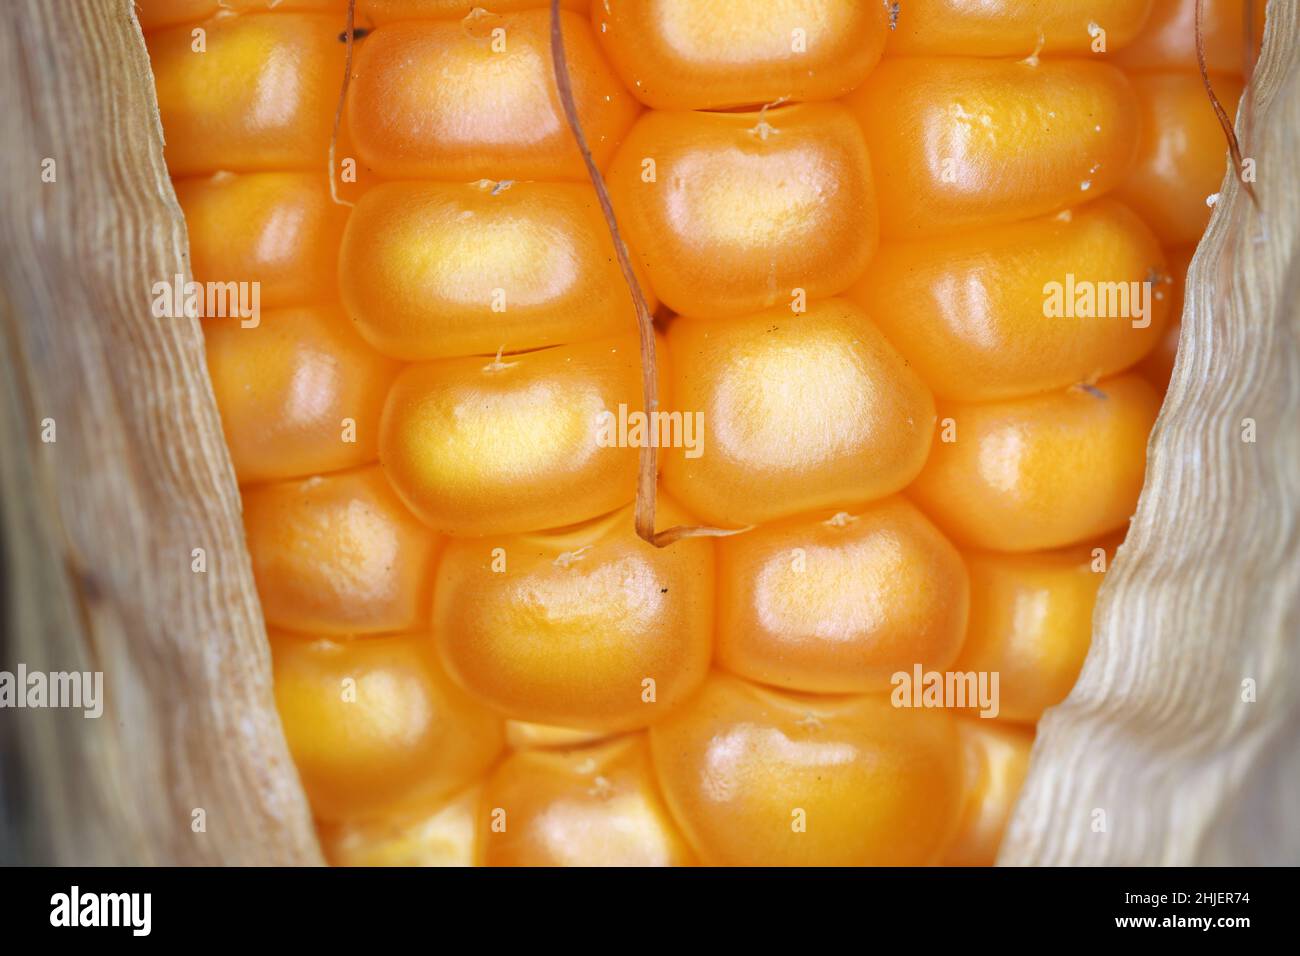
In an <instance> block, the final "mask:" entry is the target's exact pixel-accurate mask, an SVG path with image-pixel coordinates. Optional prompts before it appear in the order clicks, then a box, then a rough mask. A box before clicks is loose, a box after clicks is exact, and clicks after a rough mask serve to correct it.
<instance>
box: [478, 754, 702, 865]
mask: <svg viewBox="0 0 1300 956" xmlns="http://www.w3.org/2000/svg"><path fill="white" fill-rule="evenodd" d="M479 846H481V847H482V848H483V853H482V862H483V864H485V865H486V866H688V865H690V863H691V862H692V856H691V851H690V849H689V848H688V847H687V846H686V843H685V841H684V840H683V839H682V837H681V835H680V834H679V833H678V832H677V827H676V826H675V825H674V824H673V821H672V818H671V817H670V816H669V815H668V810H667V808H666V807H665V806H664V803H663V798H662V797H660V796H659V792H658V789H657V788H656V786H655V781H654V772H653V769H652V767H651V765H650V753H649V748H648V747H647V746H646V740H645V737H644V736H643V735H637V736H633V737H620V738H618V739H616V740H613V741H610V742H609V743H604V744H598V745H596V746H594V747H587V748H585V749H582V750H567V751H561V752H553V751H540V750H533V751H524V752H521V753H516V754H512V755H511V756H509V757H507V758H506V760H505V762H504V763H502V764H501V766H499V767H498V768H497V770H496V772H495V773H494V774H493V775H492V776H491V778H490V779H489V780H488V783H487V787H486V788H485V792H484V794H483V802H482V805H481V811H480V819H479Z"/></svg>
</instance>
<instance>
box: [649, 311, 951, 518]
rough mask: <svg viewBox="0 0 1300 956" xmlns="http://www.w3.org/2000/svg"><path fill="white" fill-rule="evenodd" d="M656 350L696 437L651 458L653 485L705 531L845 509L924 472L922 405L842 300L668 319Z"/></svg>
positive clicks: (904, 374)
mask: <svg viewBox="0 0 1300 956" xmlns="http://www.w3.org/2000/svg"><path fill="white" fill-rule="evenodd" d="M668 341H669V344H670V346H671V351H672V369H671V376H672V389H671V391H672V407H673V408H675V409H680V410H682V411H683V412H684V413H685V414H687V415H690V414H693V413H699V414H700V415H701V416H702V421H703V426H704V427H703V440H702V441H701V442H700V443H699V447H698V449H697V450H696V451H692V450H691V449H689V448H688V449H679V448H674V449H668V450H665V451H664V452H663V453H662V462H663V475H664V484H665V486H666V487H667V488H668V489H669V490H670V491H671V492H672V494H673V495H674V496H675V497H676V498H677V499H678V500H679V501H681V502H682V503H683V504H684V505H685V506H686V507H687V508H688V509H689V510H690V511H692V512H693V513H695V514H697V515H699V517H700V518H701V519H703V520H704V521H706V522H707V523H710V524H719V525H724V526H728V527H734V526H738V525H749V524H758V523H760V522H763V521H770V520H772V519H774V518H780V517H785V516H787V515H792V514H798V513H800V512H807V511H825V510H842V509H847V508H850V507H855V506H859V505H861V504H862V503H863V502H865V501H870V500H872V499H875V498H882V497H884V496H885V495H889V494H892V493H893V492H895V491H899V490H900V489H902V488H903V487H904V486H905V485H906V484H907V483H908V482H910V481H911V480H912V479H913V478H914V477H916V475H917V473H918V472H919V471H920V469H921V466H922V465H923V464H924V463H925V458H926V454H927V452H928V450H929V447H930V440H931V436H932V434H933V431H934V399H933V398H932V397H931V395H930V392H929V391H928V390H927V389H926V387H925V385H923V384H922V382H921V380H920V378H919V377H917V375H916V373H915V372H913V371H912V370H911V369H910V368H908V367H907V365H906V363H905V362H904V361H903V359H902V358H901V357H900V356H899V354H898V353H897V352H896V351H895V350H894V348H893V346H891V345H890V344H889V343H888V342H887V341H886V340H885V337H884V336H883V335H881V334H880V332H879V331H877V329H876V327H875V326H874V325H872V323H871V322H870V320H869V319H868V318H867V316H866V314H865V313H864V312H863V311H862V310H861V309H860V308H858V307H857V306H856V305H853V304H852V303H850V302H847V301H845V300H842V299H827V300H823V301H820V302H812V303H810V304H809V305H808V311H807V312H805V313H803V314H800V315H792V314H791V313H790V310H789V309H773V310H771V311H768V312H760V313H758V314H756V315H750V316H746V317H744V318H739V319H723V320H716V321H715V320H704V319H678V320H677V321H675V322H673V323H672V325H671V326H670V327H669V330H668ZM692 455H694V457H691V456H692Z"/></svg>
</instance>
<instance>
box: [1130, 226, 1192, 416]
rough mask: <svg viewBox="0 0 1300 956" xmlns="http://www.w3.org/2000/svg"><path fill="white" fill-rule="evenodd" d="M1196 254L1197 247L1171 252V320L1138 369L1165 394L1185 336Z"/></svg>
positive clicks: (1185, 247) (1169, 269) (1187, 247)
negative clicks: (1186, 301) (1190, 276)
mask: <svg viewBox="0 0 1300 956" xmlns="http://www.w3.org/2000/svg"><path fill="white" fill-rule="evenodd" d="M1195 254H1196V247H1195V246H1178V247H1176V248H1174V249H1170V250H1169V267H1168V269H1167V271H1168V273H1169V286H1168V288H1169V290H1170V297H1169V315H1170V316H1171V317H1172V321H1170V322H1169V323H1168V324H1167V325H1166V326H1165V331H1164V333H1163V334H1162V335H1161V336H1160V341H1159V342H1158V343H1157V344H1156V347H1155V348H1154V349H1152V350H1151V352H1150V354H1149V355H1147V357H1146V358H1145V359H1143V360H1142V364H1141V365H1139V366H1138V370H1139V371H1140V372H1141V373H1142V374H1143V375H1145V376H1146V377H1147V379H1148V380H1149V381H1150V382H1151V384H1152V385H1154V386H1155V387H1156V388H1158V389H1160V390H1161V391H1162V392H1163V391H1164V390H1165V389H1166V388H1168V387H1169V380H1170V378H1172V377H1173V374H1174V362H1175V361H1176V360H1177V358H1178V339H1179V336H1180V335H1181V334H1182V330H1183V323H1182V316H1183V296H1184V294H1185V292H1186V291H1187V270H1188V268H1190V267H1191V264H1192V256H1193V255H1195Z"/></svg>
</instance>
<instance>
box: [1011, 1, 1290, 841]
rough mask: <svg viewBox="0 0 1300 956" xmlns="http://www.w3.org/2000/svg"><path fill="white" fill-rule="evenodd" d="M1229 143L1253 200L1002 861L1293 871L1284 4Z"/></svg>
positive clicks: (1219, 249)
mask: <svg viewBox="0 0 1300 956" xmlns="http://www.w3.org/2000/svg"><path fill="white" fill-rule="evenodd" d="M1237 133H1238V138H1239V140H1240V141H1241V148H1242V153H1243V156H1245V157H1246V158H1248V159H1254V160H1255V164H1256V182H1255V184H1254V188H1255V191H1256V193H1257V195H1258V197H1259V205H1258V207H1256V205H1255V204H1254V203H1252V202H1251V200H1250V198H1249V196H1248V195H1247V194H1246V192H1245V190H1243V189H1242V187H1241V182H1240V181H1239V179H1238V178H1237V174H1236V171H1234V170H1233V169H1231V168H1229V169H1228V170H1227V173H1226V175H1225V177H1224V182H1223V186H1222V191H1221V192H1220V194H1219V198H1218V201H1217V203H1216V205H1215V211H1214V214H1213V216H1212V217H1211V219H1210V226H1209V229H1208V230H1207V231H1206V234H1205V236H1204V237H1203V238H1202V240H1201V243H1200V245H1199V247H1198V248H1197V251H1196V256H1195V258H1194V259H1193V260H1192V264H1191V268H1190V270H1189V272H1188V276H1187V295H1186V303H1185V305H1184V307H1183V328H1182V336H1181V341H1180V342H1179V348H1178V360H1177V364H1176V366H1175V368H1174V375H1173V381H1172V382H1171V383H1170V386H1169V392H1168V395H1167V396H1166V398H1165V403H1164V407H1163V408H1162V409H1161V412H1160V418H1159V420H1158V421H1157V422H1156V426H1155V429H1154V430H1153V431H1152V433H1151V439H1150V442H1149V443H1148V446H1147V476H1146V484H1145V485H1144V487H1143V490H1142V497H1141V500H1140V501H1139V502H1138V508H1137V513H1136V514H1135V515H1134V517H1133V522H1132V524H1131V526H1130V529H1129V533H1128V537H1127V538H1126V540H1125V542H1124V545H1123V546H1122V547H1121V548H1120V550H1119V555H1118V557H1117V558H1116V559H1115V561H1114V563H1113V564H1112V566H1111V568H1110V570H1109V572H1108V573H1107V575H1106V581H1105V583H1104V584H1103V585H1102V588H1101V592H1100V594H1099V595H1098V600H1097V608H1096V611H1095V612H1094V614H1093V637H1092V647H1091V649H1090V651H1089V653H1088V658H1087V661H1086V663H1085V664H1084V667H1083V672H1082V674H1081V675H1080V677H1079V681H1078V683H1077V684H1076V685H1075V687H1074V689H1073V691H1072V692H1071V693H1070V696H1069V697H1068V698H1067V699H1066V700H1065V701H1064V702H1063V703H1062V704H1060V705H1059V706H1057V707H1055V708H1052V709H1051V710H1049V711H1048V712H1047V714H1046V715H1045V716H1044V717H1043V719H1042V721H1041V722H1040V723H1039V725H1038V737H1037V740H1036V741H1035V743H1034V750H1033V755H1032V758H1031V763H1030V769H1029V776H1028V780H1027V782H1026V784H1025V787H1024V789H1023V790H1022V791H1021V796H1020V800H1019V803H1018V804H1017V807H1016V810H1015V812H1014V815H1013V817H1012V820H1011V823H1010V826H1009V828H1008V831H1007V834H1006V836H1005V838H1004V840H1003V843H1002V848H1001V852H1000V854H999V857H998V862H999V863H1001V864H1007V865H1036V864H1044V865H1120V866H1127V865H1139V864H1146V865H1208V866H1214V865H1224V864H1239V865H1258V864H1290V865H1296V864H1300V693H1298V692H1297V688H1300V245H1297V242H1298V239H1300V178H1298V170H1300V161H1298V160H1297V157H1300V13H1298V12H1297V2H1296V0H1273V2H1271V3H1269V5H1268V25H1267V28H1266V30H1265V37H1264V48H1263V52H1262V55H1261V57H1260V59H1259V62H1258V64H1257V66H1256V68H1255V74H1254V77H1253V79H1252V80H1251V83H1250V85H1249V87H1248V88H1247V90H1246V93H1245V95H1244V96H1243V99H1242V108H1241V110H1240V113H1239V116H1238V119H1237ZM1225 152H1226V151H1225ZM1247 419H1250V420H1252V421H1253V422H1254V429H1255V435H1254V437H1255V440H1254V442H1253V443H1252V442H1247V441H1244V440H1243V437H1247V436H1248V435H1249V428H1250V424H1249V423H1248V422H1247V421H1246V420H1247ZM1252 696H1253V698H1254V699H1253V701H1252V700H1249V699H1248V698H1251V697H1252Z"/></svg>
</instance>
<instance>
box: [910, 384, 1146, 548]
mask: <svg viewBox="0 0 1300 956" xmlns="http://www.w3.org/2000/svg"><path fill="white" fill-rule="evenodd" d="M1159 409H1160V398H1159V396H1158V395H1157V394H1156V392H1155V390H1154V389H1153V388H1152V387H1151V386H1150V384H1148V383H1147V382H1146V381H1145V380H1144V379H1142V378H1141V377H1139V376H1137V375H1121V376H1117V377H1116V378H1111V379H1106V380H1104V381H1102V382H1100V383H1099V384H1097V385H1096V386H1088V387H1086V388H1077V389H1076V388H1070V389H1065V390H1062V391H1058V392H1049V393H1047V394H1044V395H1034V396H1031V397H1029V398H1019V399H1013V400H1010V401H1006V402H997V403H991V404H987V405H959V404H951V405H940V407H939V431H940V440H939V441H936V442H935V443H934V449H933V451H932V452H931V454H930V460H929V462H927V464H926V466H925V470H924V471H923V472H921V475H920V477H919V478H917V480H916V482H915V483H914V484H913V485H912V487H911V490H910V493H911V494H912V495H913V497H914V498H915V499H916V501H917V503H918V504H920V505H921V507H922V508H924V509H925V510H926V512H927V514H929V515H930V517H931V518H933V519H934V520H935V521H936V522H937V523H938V524H939V527H941V528H943V529H944V530H945V531H946V532H948V534H949V535H950V536H951V537H952V538H953V539H954V540H955V541H956V542H957V543H959V544H963V545H966V546H970V547H976V548H984V549H988V550H996V551H1035V550H1039V549H1042V548H1057V547H1063V546H1065V545H1068V544H1075V543H1077V542H1079V541H1084V540H1087V539H1089V538H1096V537H1098V536H1100V535H1103V534H1105V533H1107V532H1109V531H1114V530H1116V529H1118V528H1122V527H1123V526H1124V525H1125V524H1126V523H1127V521H1128V519H1129V517H1130V516H1131V515H1132V514H1133V510H1134V508H1135V507H1136V506H1137V499H1138V494H1139V492H1141V490H1142V478H1143V474H1144V472H1145V466H1146V445H1147V436H1148V435H1149V434H1150V432H1151V426H1152V425H1153V424H1154V423H1155V420H1156V414H1157V412H1158V411H1159ZM949 436H951V438H950V437H949Z"/></svg>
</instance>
